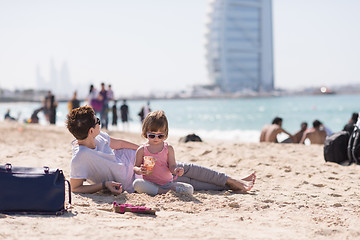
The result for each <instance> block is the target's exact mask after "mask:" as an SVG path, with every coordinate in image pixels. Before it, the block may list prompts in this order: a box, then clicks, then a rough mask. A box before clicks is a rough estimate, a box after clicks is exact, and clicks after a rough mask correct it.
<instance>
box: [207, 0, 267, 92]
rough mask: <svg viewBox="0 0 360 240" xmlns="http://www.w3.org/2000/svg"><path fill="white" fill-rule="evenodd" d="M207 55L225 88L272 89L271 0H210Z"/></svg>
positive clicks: (211, 70)
mask: <svg viewBox="0 0 360 240" xmlns="http://www.w3.org/2000/svg"><path fill="white" fill-rule="evenodd" d="M208 17H209V19H208V23H207V26H206V27H207V33H206V58H207V68H208V73H209V77H210V79H211V81H212V84H214V85H216V86H218V87H220V89H221V90H222V91H224V92H230V93H235V92H270V91H272V90H273V89H274V74H273V40H272V39H273V38H272V2H271V0H213V1H210V11H209V14H208Z"/></svg>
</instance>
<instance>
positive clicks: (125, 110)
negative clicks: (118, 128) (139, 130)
mask: <svg viewBox="0 0 360 240" xmlns="http://www.w3.org/2000/svg"><path fill="white" fill-rule="evenodd" d="M120 113H121V121H122V124H123V130H124V131H127V130H129V119H128V118H129V106H128V105H127V104H126V99H124V100H123V104H122V105H121V107H120Z"/></svg>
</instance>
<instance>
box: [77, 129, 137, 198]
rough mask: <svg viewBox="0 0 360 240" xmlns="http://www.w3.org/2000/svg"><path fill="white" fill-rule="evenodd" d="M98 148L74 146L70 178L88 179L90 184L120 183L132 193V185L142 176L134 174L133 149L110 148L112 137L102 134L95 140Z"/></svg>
mask: <svg viewBox="0 0 360 240" xmlns="http://www.w3.org/2000/svg"><path fill="white" fill-rule="evenodd" d="M95 144H96V148H95V149H91V148H88V147H85V146H81V145H78V144H76V145H74V146H73V157H72V160H71V172H70V178H74V179H86V180H87V181H88V182H89V183H101V182H103V181H105V180H106V181H116V182H120V183H121V184H122V186H123V190H125V191H127V192H129V193H132V192H134V188H133V187H132V183H133V181H134V180H135V178H141V176H139V175H136V176H135V174H134V171H133V167H134V163H135V152H136V150H132V149H119V150H114V149H112V148H110V146H109V144H110V136H109V135H108V134H107V133H105V132H100V134H99V135H98V136H96V138H95Z"/></svg>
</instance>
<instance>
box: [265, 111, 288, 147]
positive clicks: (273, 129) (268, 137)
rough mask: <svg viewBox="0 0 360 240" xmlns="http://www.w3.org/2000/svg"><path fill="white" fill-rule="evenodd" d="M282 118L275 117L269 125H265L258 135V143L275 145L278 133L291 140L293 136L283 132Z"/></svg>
mask: <svg viewBox="0 0 360 240" xmlns="http://www.w3.org/2000/svg"><path fill="white" fill-rule="evenodd" d="M281 125H282V118H280V117H275V118H274V120H273V121H272V124H271V125H265V126H264V127H263V129H262V130H261V133H260V142H273V143H277V142H278V140H277V135H278V134H279V133H286V134H287V135H289V137H290V138H291V139H292V140H293V136H292V135H291V134H290V133H288V132H287V131H286V130H284V129H283V128H282V127H281Z"/></svg>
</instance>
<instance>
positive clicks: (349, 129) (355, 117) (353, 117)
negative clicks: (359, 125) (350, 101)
mask: <svg viewBox="0 0 360 240" xmlns="http://www.w3.org/2000/svg"><path fill="white" fill-rule="evenodd" d="M358 118H359V114H358V113H356V112H354V113H352V115H351V118H350V120H349V121H348V123H347V124H346V125H345V126H344V128H343V131H347V132H348V133H350V134H351V133H352V132H353V131H354V128H355V124H356V122H357V121H358Z"/></svg>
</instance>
